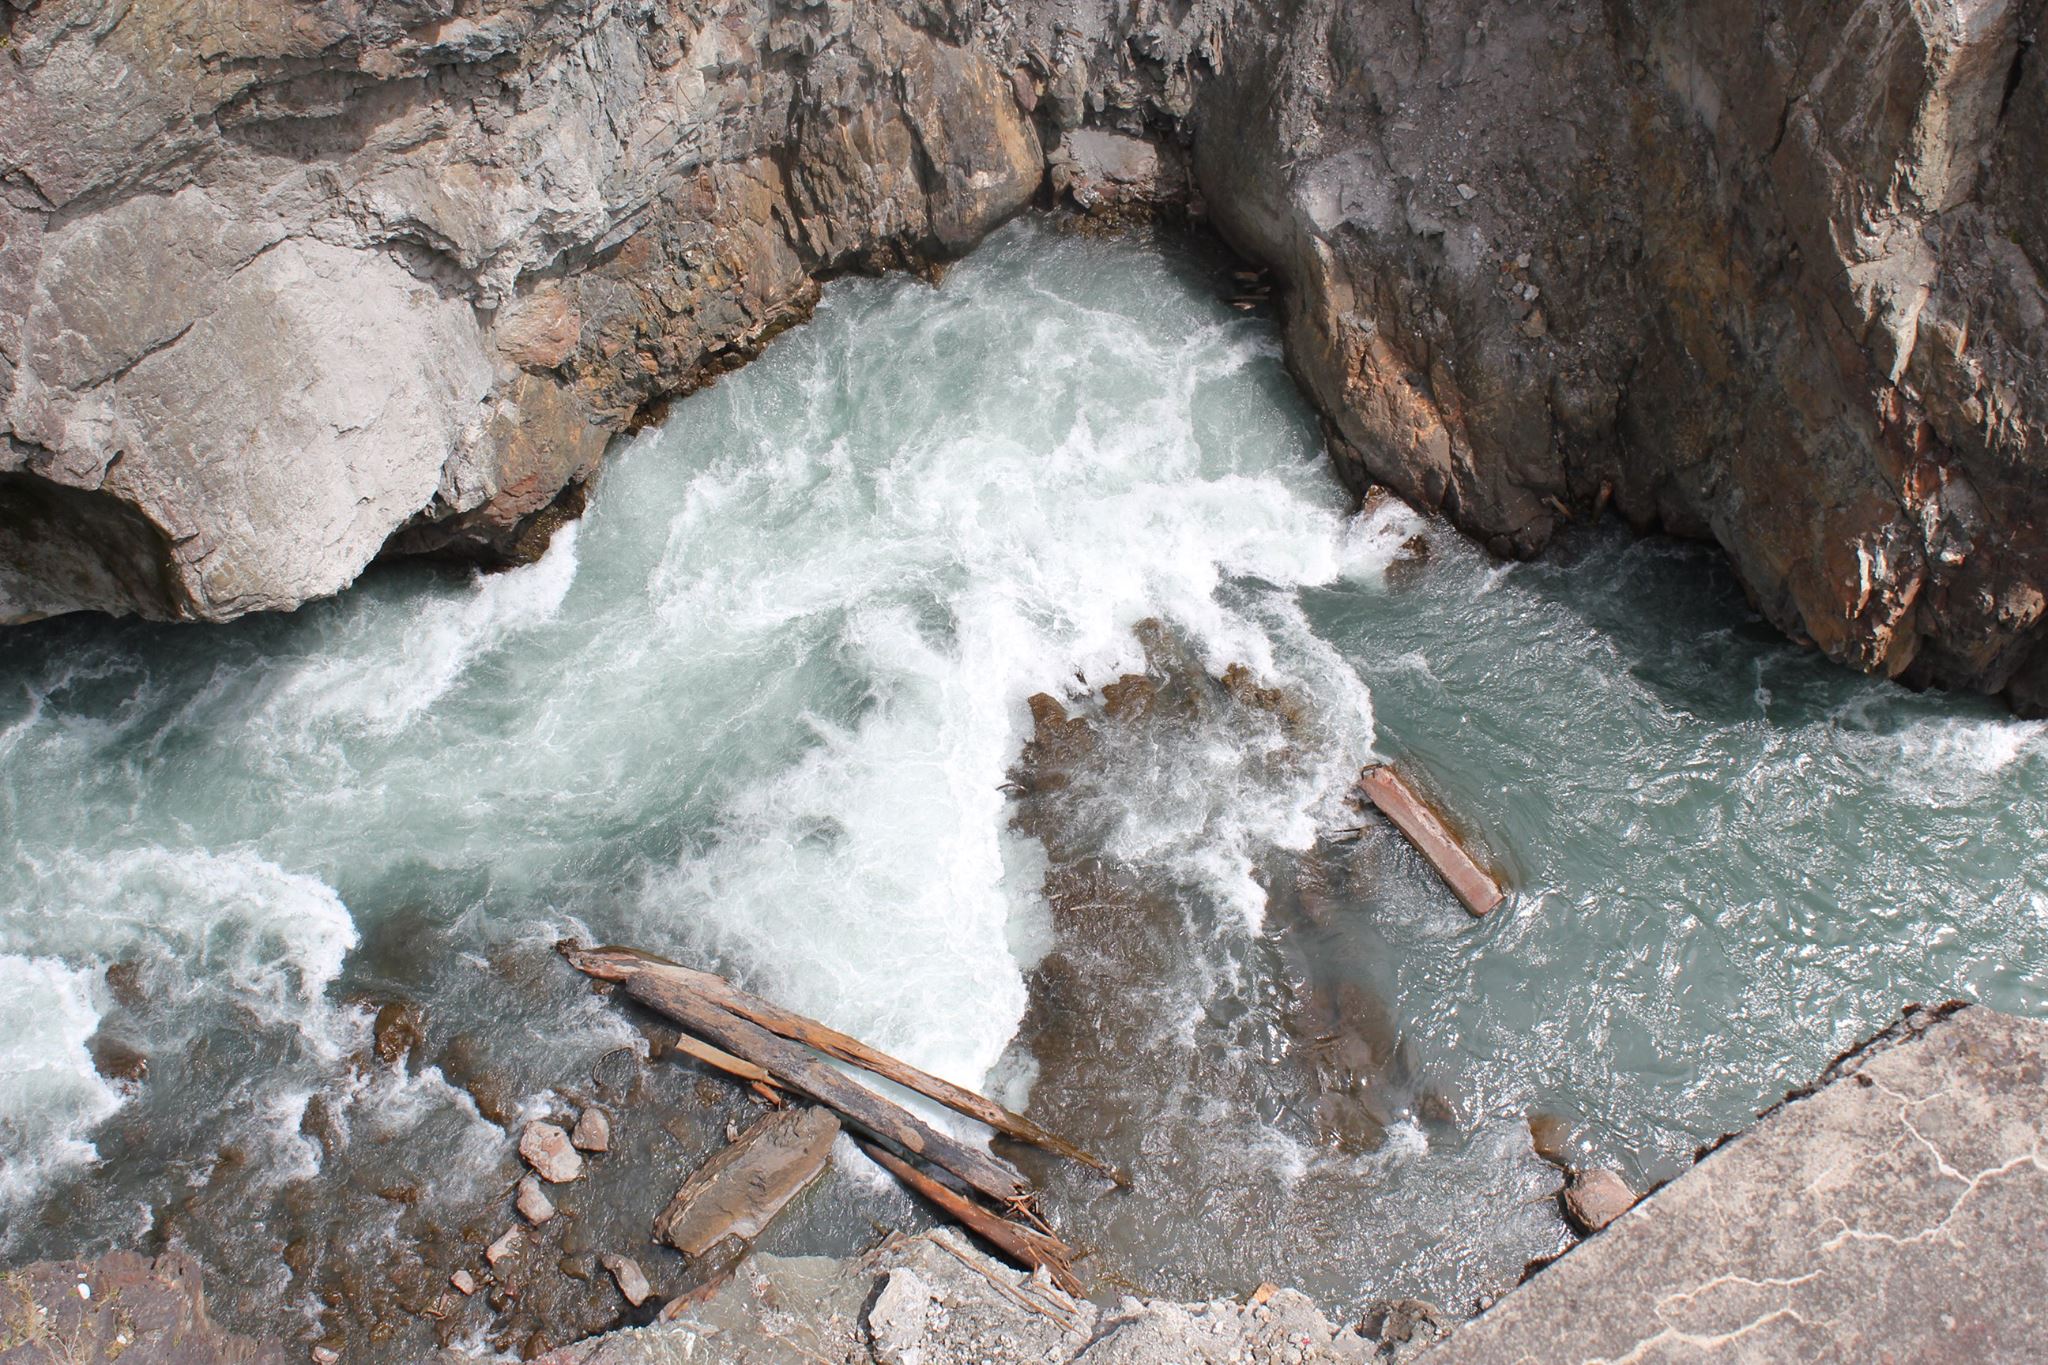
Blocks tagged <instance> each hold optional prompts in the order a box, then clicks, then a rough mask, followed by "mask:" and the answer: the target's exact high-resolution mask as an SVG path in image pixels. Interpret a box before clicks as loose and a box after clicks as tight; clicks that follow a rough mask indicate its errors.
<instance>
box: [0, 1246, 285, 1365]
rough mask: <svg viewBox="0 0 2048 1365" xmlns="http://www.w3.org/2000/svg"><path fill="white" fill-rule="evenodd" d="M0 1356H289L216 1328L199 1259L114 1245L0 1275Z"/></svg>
mask: <svg viewBox="0 0 2048 1365" xmlns="http://www.w3.org/2000/svg"><path fill="white" fill-rule="evenodd" d="M0 1358H4V1359H5V1360H7V1361H9V1362H14V1361H17V1360H18V1361H20V1362H21V1363H22V1365H70V1362H80V1363H81V1365H97V1363H98V1362H112V1361H117V1360H122V1361H130V1362H149V1361H162V1362H165V1365H187V1363H188V1362H189V1363H190V1365H202V1363H203V1365H285V1362H286V1361H287V1360H289V1359H292V1358H293V1357H291V1356H288V1355H287V1354H286V1353H285V1352H284V1350H283V1349H281V1348H280V1347H278V1346H275V1345H272V1344H269V1343H265V1342H258V1341H255V1340H252V1339H250V1338H248V1337H243V1336H236V1335H231V1334H229V1333H227V1332H224V1331H223V1330H221V1329H220V1328H219V1327H217V1326H215V1325H214V1324H213V1322H212V1321H211V1320H210V1319H209V1318H208V1316H207V1309H206V1301H205V1296H204V1294H203V1293H202V1291H201V1286H200V1274H199V1266H198V1264H197V1263H196V1262H194V1261H193V1260H191V1259H190V1258H189V1257H186V1256H184V1255H182V1254H180V1253H178V1252H166V1253H165V1254H164V1255H162V1256H159V1257H157V1258H156V1259H155V1260H154V1261H152V1260H150V1259H148V1258H146V1257H142V1256H136V1255H133V1254H131V1253H128V1252H114V1253H112V1254H110V1255H107V1256H103V1257H101V1258H99V1259H98V1260H96V1261H38V1262H36V1263H34V1264H31V1265H24V1266H18V1267H15V1268H13V1269H10V1270H8V1271H7V1272H6V1273H5V1274H4V1275H0Z"/></svg>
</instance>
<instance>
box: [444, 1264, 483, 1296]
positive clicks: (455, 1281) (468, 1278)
mask: <svg viewBox="0 0 2048 1365" xmlns="http://www.w3.org/2000/svg"><path fill="white" fill-rule="evenodd" d="M448 1283H450V1284H452V1285H454V1286H455V1288H456V1291H457V1292H458V1293H460V1294H462V1295H463V1296H464V1297H465V1298H466V1297H468V1296H469V1295H471V1294H474V1293H476V1276H474V1275H472V1274H470V1273H469V1272H468V1271H467V1270H458V1271H456V1272H455V1273H454V1274H453V1275H450V1276H449V1277H448Z"/></svg>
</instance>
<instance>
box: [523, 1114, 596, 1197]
mask: <svg viewBox="0 0 2048 1365" xmlns="http://www.w3.org/2000/svg"><path fill="white" fill-rule="evenodd" d="M519 1156H520V1159H521V1160H523V1161H524V1162H525V1163H526V1164H527V1165H528V1166H531V1167H532V1168H533V1172H534V1174H535V1175H538V1176H539V1177H540V1178H541V1179H542V1180H545V1181H547V1182H548V1183H549V1184H550V1185H561V1184H565V1183H567V1182H568V1181H571V1180H575V1179H576V1178H577V1177H579V1176H581V1175H582V1174H583V1158H582V1156H581V1155H580V1154H578V1152H577V1151H576V1148H575V1145H574V1144H573V1143H571V1142H570V1141H569V1135H568V1134H567V1133H565V1132H563V1131H562V1129H561V1125H559V1124H554V1123H545V1122H542V1121H541V1120H538V1119H536V1120H534V1121H533V1122H531V1123H529V1124H527V1125H526V1127H525V1128H523V1129H521V1130H520V1133H519Z"/></svg>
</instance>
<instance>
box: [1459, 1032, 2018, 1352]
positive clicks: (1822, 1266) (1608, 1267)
mask: <svg viewBox="0 0 2048 1365" xmlns="http://www.w3.org/2000/svg"><path fill="white" fill-rule="evenodd" d="M1824 1081H1825V1084H1824V1085H1823V1086H1822V1087H1821V1088H1820V1089H1819V1090H1818V1091H1817V1092H1814V1093H1812V1094H1810V1095H1808V1096H1807V1097H1806V1098H1803V1099H1794V1100H1791V1101H1788V1102H1787V1103H1785V1104H1783V1105H1781V1106H1779V1107H1778V1108H1777V1109H1775V1110H1773V1111H1772V1112H1771V1113H1769V1114H1767V1115H1766V1116H1765V1117H1764V1118H1763V1119H1762V1120H1761V1121H1759V1122H1758V1123H1757V1124H1756V1126H1755V1127H1753V1128H1751V1129H1749V1130H1748V1131H1747V1132H1745V1133H1743V1134H1742V1135H1741V1136H1740V1137H1737V1138H1735V1139H1733V1140H1732V1141H1730V1142H1728V1143H1727V1144H1726V1145H1724V1146H1722V1147H1721V1148H1719V1149H1718V1150H1717V1151H1715V1152H1714V1153H1712V1154H1711V1155H1710V1156H1708V1157H1706V1158H1705V1159H1704V1160H1703V1161H1701V1162H1700V1163H1699V1164H1698V1165H1697V1166H1695V1167H1693V1168H1692V1169H1691V1170H1690V1171H1688V1172H1687V1173H1686V1174H1684V1175H1682V1176H1680V1177H1679V1178H1678V1179H1676V1180H1674V1181H1672V1182H1671V1183H1670V1184H1668V1185H1666V1186H1664V1187H1663V1188H1662V1189H1661V1190H1658V1191H1657V1192H1656V1193H1654V1194H1652V1195H1651V1196H1649V1197H1648V1198H1646V1199H1644V1200H1643V1201H1642V1202H1641V1203H1639V1204H1637V1205H1636V1206H1635V1208H1634V1209H1632V1210H1631V1211H1630V1212H1628V1213H1627V1214H1625V1215H1624V1216H1623V1217H1622V1218H1620V1219H1619V1220H1618V1221H1616V1222H1615V1223H1614V1224H1613V1225H1612V1226H1610V1227H1609V1228H1608V1229H1607V1230H1606V1231H1605V1232H1603V1233H1601V1234H1600V1235H1599V1236H1597V1237H1595V1238H1593V1239H1591V1240H1590V1241H1587V1242H1585V1243H1582V1244H1581V1245H1580V1246H1578V1247H1577V1248H1575V1249H1574V1250H1573V1251H1571V1252H1570V1253H1569V1254H1567V1255H1566V1256H1564V1257H1563V1258H1562V1259H1561V1260H1559V1261H1558V1262H1556V1263H1555V1264H1553V1265H1551V1266H1549V1267H1548V1268H1546V1269H1544V1270H1543V1271H1541V1272H1540V1273H1538V1274H1537V1275H1536V1276H1535V1277H1534V1278H1533V1279H1531V1280H1530V1281H1529V1282H1528V1283H1527V1284H1525V1285H1523V1286H1522V1287H1521V1288H1520V1289H1518V1290H1516V1291H1515V1292H1514V1293H1511V1294H1509V1295H1507V1296H1506V1297H1504V1298H1502V1299H1501V1300H1500V1302H1499V1303H1497V1304H1495V1305H1494V1307H1493V1308H1492V1309H1491V1310H1489V1311H1488V1312H1487V1313H1485V1314H1484V1315H1482V1316H1481V1317H1479V1318H1478V1319H1476V1320H1475V1321H1473V1322H1471V1323H1469V1324H1467V1325H1466V1326H1464V1327H1463V1328H1461V1329H1459V1331H1458V1332H1457V1333H1456V1334H1455V1335H1454V1336H1453V1337H1451V1339H1450V1340H1449V1341H1448V1342H1446V1343H1445V1344H1444V1345H1442V1346H1439V1347H1437V1348H1436V1349H1435V1350H1434V1351H1432V1352H1430V1353H1429V1354H1428V1355H1427V1356H1426V1357H1425V1359H1426V1360H1427V1361H1428V1362H1429V1365H1508V1362H1530V1363H1531V1365H1535V1363H1536V1362H1582V1361H1583V1362H1591V1361H1616V1362H1619V1361H1679V1360H1704V1359H1709V1358H1711V1359H1713V1360H1716V1361H1757V1362H1764V1361H1772V1362H1775V1361H1787V1360H1827V1361H1873V1360H1916V1361H1918V1360H1925V1361H1937V1360H1941V1361H1949V1360H1976V1361H2005V1360H2015V1361H2016V1360H2031V1359H2038V1358H2039V1352H2040V1344H2041V1341H2042V1337H2043V1333H2044V1331H2048V1301H2044V1299H2043V1296H2042V1294H2041V1286H2042V1285H2044V1284H2048V1221H2044V1218H2043V1210H2044V1209H2048V1024H2044V1023H2042V1022H2040V1021H2037V1020H2025V1019H2015V1018H2012V1017H2010V1016H2006V1015H2001V1014H1994V1013H1992V1012H1991V1011H1989V1010H1984V1009H1975V1008H1967V1009H1961V1010H1957V1011H1955V1012H1952V1013H1945V1012H1943V1011H1938V1010H1929V1011H1918V1012H1915V1013H1913V1014H1910V1015H1908V1016H1907V1018H1906V1020H1905V1022H1904V1023H1902V1024H1900V1025H1899V1026H1897V1027H1896V1028H1894V1029H1892V1030H1890V1031H1889V1032H1888V1033H1886V1034H1883V1035H1880V1036H1879V1038H1877V1039H1876V1040H1874V1041H1873V1042H1872V1043H1871V1044H1869V1045H1867V1046H1866V1047H1864V1048H1862V1049H1859V1050H1858V1051H1857V1052H1855V1053H1853V1054H1851V1055H1850V1056H1848V1057H1847V1058H1845V1059H1843V1060H1842V1061H1841V1062H1839V1063H1837V1064H1836V1066H1835V1067H1834V1068H1833V1069H1832V1070H1831V1071H1830V1072H1829V1074H1828V1076H1827V1077H1825V1078H1824Z"/></svg>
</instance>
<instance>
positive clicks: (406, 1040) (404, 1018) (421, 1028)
mask: <svg viewBox="0 0 2048 1365" xmlns="http://www.w3.org/2000/svg"><path fill="white" fill-rule="evenodd" d="M371 1037H372V1039H373V1040H374V1042H373V1044H372V1050H373V1051H374V1052H375V1053H376V1054H377V1060H378V1061H380V1062H383V1063H384V1064H385V1065H387V1066H396V1065H398V1064H400V1063H402V1062H404V1061H405V1060H406V1059H407V1058H408V1057H411V1056H412V1055H413V1054H414V1053H416V1052H418V1051H419V1050H420V1049H421V1048H422V1047H424V1046H425V1045H426V1041H427V1016H426V1011H424V1010H422V1009H421V1008H420V1007H419V1006H418V1005H415V1004H414V1003H413V1002H412V1001H410V1000H393V1001H390V1002H389V1003H387V1004H385V1005H384V1006H383V1007H382V1008H380V1009H379V1010H378V1011H377V1021H376V1023H375V1025H373V1026H372V1029H371Z"/></svg>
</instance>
